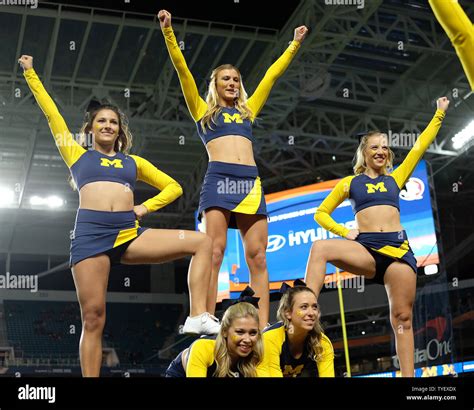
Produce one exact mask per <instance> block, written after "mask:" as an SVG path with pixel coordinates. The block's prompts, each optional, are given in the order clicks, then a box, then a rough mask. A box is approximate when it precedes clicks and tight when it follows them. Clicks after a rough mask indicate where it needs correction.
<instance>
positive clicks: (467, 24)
mask: <svg viewBox="0 0 474 410" xmlns="http://www.w3.org/2000/svg"><path fill="white" fill-rule="evenodd" d="M429 2H430V5H431V8H432V9H433V12H434V14H435V16H436V18H437V19H438V21H439V24H441V26H442V27H443V29H444V31H445V32H446V34H447V35H448V37H449V39H450V40H451V43H452V44H453V46H454V48H455V49H456V52H457V54H458V56H459V59H460V60H461V64H462V66H463V68H464V72H465V73H466V76H467V79H468V80H469V84H470V85H471V90H472V91H474V25H473V24H472V23H471V21H470V20H469V18H468V17H467V15H466V13H464V11H463V9H462V8H461V6H460V5H459V3H458V1H457V0H429Z"/></svg>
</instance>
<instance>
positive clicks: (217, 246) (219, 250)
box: [212, 241, 225, 266]
mask: <svg viewBox="0 0 474 410" xmlns="http://www.w3.org/2000/svg"><path fill="white" fill-rule="evenodd" d="M224 252H225V245H223V244H222V243H220V242H216V241H214V243H213V244H212V263H213V264H214V265H219V266H220V265H221V264H222V261H223V260H224Z"/></svg>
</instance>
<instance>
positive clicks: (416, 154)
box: [392, 97, 449, 188]
mask: <svg viewBox="0 0 474 410" xmlns="http://www.w3.org/2000/svg"><path fill="white" fill-rule="evenodd" d="M437 106H438V109H437V110H436V113H435V115H434V117H433V119H432V120H431V121H430V123H429V124H428V126H427V127H426V128H425V130H424V131H423V132H422V133H421V135H420V136H419V137H418V139H417V140H416V143H415V145H414V146H413V148H412V149H411V150H410V152H409V153H408V155H407V156H406V157H405V159H404V160H403V162H402V164H401V165H400V166H399V167H398V168H397V169H396V170H395V171H393V172H392V177H393V178H394V179H395V181H396V183H397V185H398V187H399V188H402V187H403V186H404V185H405V183H406V182H407V181H408V179H409V178H410V176H411V174H412V173H413V170H414V169H415V168H416V166H417V165H418V162H420V159H421V158H422V157H423V155H424V153H425V152H426V150H427V149H428V148H429V146H430V145H431V143H432V142H433V141H434V139H435V138H436V135H437V134H438V131H439V129H440V128H441V124H442V123H443V119H444V116H445V113H446V110H447V109H448V106H449V100H448V99H447V98H446V97H442V98H439V99H438V101H437Z"/></svg>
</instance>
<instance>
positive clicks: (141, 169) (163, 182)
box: [130, 155, 183, 219]
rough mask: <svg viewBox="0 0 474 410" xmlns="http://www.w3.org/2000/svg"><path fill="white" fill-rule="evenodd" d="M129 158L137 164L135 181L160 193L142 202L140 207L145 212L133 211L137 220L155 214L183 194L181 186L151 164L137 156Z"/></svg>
mask: <svg viewBox="0 0 474 410" xmlns="http://www.w3.org/2000/svg"><path fill="white" fill-rule="evenodd" d="M130 156H131V157H132V158H133V159H134V160H135V163H136V164H137V179H138V180H139V181H143V182H146V183H147V184H149V185H151V186H153V187H155V188H157V189H159V190H160V191H161V192H160V193H159V194H158V195H156V196H154V197H153V198H150V199H148V200H147V201H145V202H143V204H142V206H144V207H145V208H146V211H145V212H140V209H135V213H137V216H138V218H139V219H140V218H141V217H142V216H143V215H145V214H146V213H149V212H155V211H157V210H158V209H161V208H163V207H164V206H166V205H168V204H170V203H171V202H173V201H174V200H175V199H176V198H179V197H180V196H181V195H182V194H183V189H182V188H181V185H179V184H178V182H176V181H175V180H174V179H173V178H171V177H170V176H169V175H167V174H165V173H164V172H162V171H160V170H159V169H158V168H156V167H155V166H154V165H153V164H152V163H151V162H149V161H147V160H146V159H143V158H141V157H139V156H137V155H130ZM135 208H138V207H135ZM137 211H138V212H137Z"/></svg>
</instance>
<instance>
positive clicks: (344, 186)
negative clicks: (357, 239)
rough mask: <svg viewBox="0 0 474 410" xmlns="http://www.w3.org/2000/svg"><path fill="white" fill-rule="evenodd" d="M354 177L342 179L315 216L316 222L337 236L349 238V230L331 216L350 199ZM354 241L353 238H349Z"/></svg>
mask: <svg viewBox="0 0 474 410" xmlns="http://www.w3.org/2000/svg"><path fill="white" fill-rule="evenodd" d="M352 178H354V176H352V175H351V176H348V177H345V178H343V179H341V180H340V181H339V182H338V183H337V185H336V186H335V187H334V188H333V190H332V191H331V193H330V194H329V195H328V196H327V197H326V198H325V199H324V201H323V202H321V205H319V207H318V209H317V211H316V213H315V214H314V220H315V221H316V222H317V223H318V224H319V225H320V226H322V227H323V228H324V229H326V230H328V231H330V232H332V233H334V234H335V235H339V236H342V237H344V238H346V237H347V234H348V233H349V229H347V228H346V227H344V226H342V225H339V224H338V223H337V222H336V221H335V220H334V219H333V218H331V214H332V213H333V212H334V210H335V209H336V208H337V207H338V206H339V205H340V204H342V202H343V201H344V200H345V199H347V198H349V188H350V186H351V180H352ZM348 239H353V238H348Z"/></svg>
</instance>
